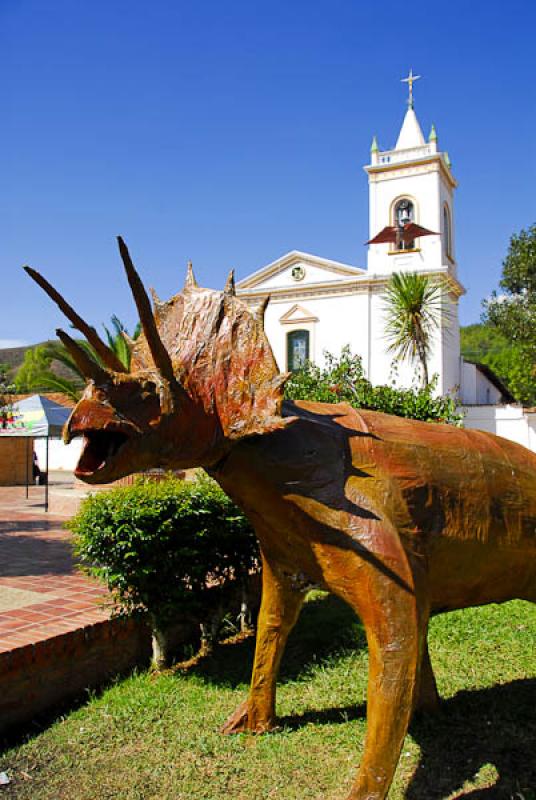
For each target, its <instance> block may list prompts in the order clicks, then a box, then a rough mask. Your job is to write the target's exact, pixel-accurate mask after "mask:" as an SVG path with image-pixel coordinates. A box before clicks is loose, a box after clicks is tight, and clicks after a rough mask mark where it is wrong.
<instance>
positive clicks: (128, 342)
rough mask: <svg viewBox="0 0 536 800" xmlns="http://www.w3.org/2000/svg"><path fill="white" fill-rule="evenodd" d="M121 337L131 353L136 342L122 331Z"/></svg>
mask: <svg viewBox="0 0 536 800" xmlns="http://www.w3.org/2000/svg"><path fill="white" fill-rule="evenodd" d="M121 336H122V337H123V339H124V340H125V343H126V345H127V347H128V349H129V350H130V351H132V350H133V349H134V345H135V344H136V340H135V339H133V338H132V336H129V335H128V333H127V332H126V331H121Z"/></svg>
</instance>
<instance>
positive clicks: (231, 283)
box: [223, 269, 236, 297]
mask: <svg viewBox="0 0 536 800" xmlns="http://www.w3.org/2000/svg"><path fill="white" fill-rule="evenodd" d="M223 293H224V294H225V295H226V296H227V297H235V296H236V290H235V280H234V269H232V270H231V271H230V272H229V275H228V276H227V281H226V283H225V287H224V289H223Z"/></svg>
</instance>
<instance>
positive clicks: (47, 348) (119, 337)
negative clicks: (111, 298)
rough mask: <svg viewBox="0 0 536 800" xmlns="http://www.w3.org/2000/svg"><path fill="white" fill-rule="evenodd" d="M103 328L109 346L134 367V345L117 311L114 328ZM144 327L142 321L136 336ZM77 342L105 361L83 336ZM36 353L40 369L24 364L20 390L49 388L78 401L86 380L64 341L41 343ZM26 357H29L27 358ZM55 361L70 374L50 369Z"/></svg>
mask: <svg viewBox="0 0 536 800" xmlns="http://www.w3.org/2000/svg"><path fill="white" fill-rule="evenodd" d="M103 328H104V330H105V332H106V337H107V339H108V345H109V347H110V348H111V349H112V350H113V351H114V353H115V354H116V355H117V357H118V358H119V360H120V361H121V363H122V364H123V365H124V366H125V367H126V368H127V369H128V368H129V367H130V348H129V347H128V344H127V341H126V339H125V334H126V335H127V336H128V331H127V329H126V328H125V326H124V325H123V323H122V322H121V320H120V319H119V318H118V317H117V316H115V314H114V316H113V317H112V331H110V330H109V329H108V328H107V327H106V325H103ZM140 330H141V327H140V325H139V323H138V325H137V326H136V329H135V331H134V335H133V338H134V339H136V338H137V337H138V336H139V334H140ZM77 343H78V344H79V345H80V347H82V348H84V350H86V352H87V353H88V355H89V356H90V357H91V358H92V359H94V360H95V361H97V362H98V363H99V364H100V363H101V361H100V358H99V356H98V355H97V353H96V352H95V351H94V349H93V348H92V347H91V345H90V344H88V342H86V341H85V340H83V339H82V340H77ZM34 353H35V354H36V355H38V358H34V359H33V360H35V361H37V362H38V363H37V365H36V366H37V368H35V369H33V370H32V371H30V372H28V371H26V372H25V371H24V365H23V367H22V368H21V370H20V375H19V374H17V378H16V379H15V381H16V384H17V388H18V391H28V390H29V391H32V390H35V391H39V390H46V391H50V392H62V393H63V394H66V395H67V396H68V397H70V398H71V400H74V401H78V400H79V399H80V397H81V394H82V391H83V388H84V385H85V382H86V379H85V377H84V375H83V374H82V372H81V371H80V369H79V368H78V366H77V365H76V363H75V362H74V360H73V359H72V357H71V356H70V354H69V353H68V351H67V350H66V349H65V347H64V346H63V344H62V343H61V342H48V343H47V344H45V345H39V347H37V348H34ZM33 355H34V354H33V353H30V354H29V356H30V358H31V357H32V356H33ZM26 360H27V359H26V358H25V361H26ZM54 361H56V362H57V363H59V364H62V365H63V366H64V367H65V368H66V370H67V371H68V372H67V376H68V377H67V376H65V375H58V374H56V372H54V371H53V370H52V369H51V368H50V367H51V364H52V363H53V362H54Z"/></svg>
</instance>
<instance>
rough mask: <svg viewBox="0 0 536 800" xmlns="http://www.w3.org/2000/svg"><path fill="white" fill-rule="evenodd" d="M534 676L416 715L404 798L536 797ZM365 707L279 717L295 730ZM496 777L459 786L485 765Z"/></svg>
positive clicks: (342, 718) (343, 718) (350, 716)
mask: <svg viewBox="0 0 536 800" xmlns="http://www.w3.org/2000/svg"><path fill="white" fill-rule="evenodd" d="M535 708H536V680H534V679H526V680H517V681H512V682H511V683H508V684H505V685H504V686H494V687H492V688H489V689H480V690H476V691H463V692H458V694H456V695H455V696H454V697H453V698H451V699H449V700H446V701H443V703H442V705H441V710H440V711H439V713H437V714H431V715H428V716H424V715H423V716H419V717H417V718H416V719H415V720H414V721H413V722H412V724H411V727H410V733H411V735H412V737H413V739H414V740H415V741H416V742H417V743H418V745H419V747H420V749H421V757H420V761H419V765H418V767H417V769H416V771H415V774H414V776H413V778H412V780H411V783H410V785H409V787H408V789H407V792H406V795H405V797H406V800H423V798H426V800H442V799H443V798H445V797H449V796H450V795H451V794H452V793H453V792H457V794H456V795H455V796H456V798H458V797H459V798H467V800H510V798H512V800H536V720H535V718H534V709H535ZM365 715H366V707H365V706H364V705H359V706H341V707H338V708H328V709H322V710H320V711H308V712H307V713H305V714H303V715H300V716H289V717H283V718H280V719H279V723H280V725H282V726H284V727H286V728H290V729H292V730H296V729H299V728H301V727H302V726H304V725H307V724H311V723H312V724H314V725H326V724H334V723H342V722H348V721H350V720H354V719H361V718H363V717H364V716H365ZM489 764H491V765H493V766H494V767H495V769H496V770H497V772H498V773H499V777H498V778H497V780H496V782H495V784H494V785H493V786H490V787H489V788H486V789H475V790H467V791H463V790H462V787H463V784H464V783H465V782H466V781H469V780H472V779H473V778H474V777H475V776H476V775H477V773H478V772H479V771H480V770H481V769H482V767H484V766H485V765H489Z"/></svg>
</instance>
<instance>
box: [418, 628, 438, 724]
mask: <svg viewBox="0 0 536 800" xmlns="http://www.w3.org/2000/svg"><path fill="white" fill-rule="evenodd" d="M440 700H441V698H440V696H439V692H438V691H437V684H436V679H435V675H434V671H433V669H432V662H431V661H430V653H429V652H428V637H427V635H425V637H424V641H423V643H422V656H421V669H420V674H419V689H418V692H417V694H416V698H415V711H423V712H425V713H431V712H433V711H437V710H438V708H439V703H440Z"/></svg>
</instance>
